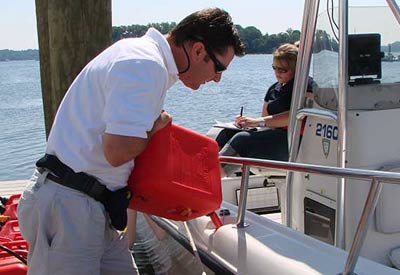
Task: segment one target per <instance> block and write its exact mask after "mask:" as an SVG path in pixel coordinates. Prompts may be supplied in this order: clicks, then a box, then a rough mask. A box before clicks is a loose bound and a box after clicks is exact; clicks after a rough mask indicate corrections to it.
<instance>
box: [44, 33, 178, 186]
mask: <svg viewBox="0 0 400 275" xmlns="http://www.w3.org/2000/svg"><path fill="white" fill-rule="evenodd" d="M177 79H178V69H177V67H176V64H175V61H174V58H173V55H172V52H171V49H170V46H169V44H168V42H167V40H166V39H165V37H164V36H163V35H162V34H161V33H160V32H158V31H157V30H156V29H153V28H150V29H149V30H148V31H147V33H146V34H145V35H144V36H143V37H140V38H127V39H122V40H120V41H118V42H116V43H115V44H113V45H112V46H110V47H109V48H107V49H106V50H104V51H103V52H102V53H100V54H99V55H98V56H97V57H96V58H94V59H93V60H92V61H91V62H90V63H89V64H87V65H86V67H85V68H84V69H83V70H82V71H81V73H80V74H79V75H78V76H77V78H76V79H75V80H74V82H73V83H72V84H71V86H70V88H69V89H68V91H67V93H66V95H65V97H64V99H63V101H62V102H61V105H60V107H59V109H58V112H57V115H56V117H55V120H54V124H53V126H52V129H51V131H50V135H49V139H48V143H47V149H46V153H48V154H53V155H56V156H57V157H58V158H59V159H60V160H61V161H62V162H63V163H65V164H67V165H68V166H69V167H71V168H72V169H73V170H74V171H75V172H86V173H88V174H90V175H93V176H95V177H96V178H98V179H99V180H100V181H101V182H102V183H104V184H106V185H107V187H108V188H109V189H110V190H116V189H119V188H122V187H124V186H126V182H127V179H128V177H129V175H130V172H131V170H132V168H133V166H134V162H133V161H130V162H128V163H125V164H123V165H121V166H119V167H112V166H111V165H110V164H109V163H108V162H107V160H106V159H105V156H104V153H103V149H102V137H103V135H104V133H110V134H117V135H124V136H132V137H141V138H147V133H146V132H148V131H150V130H151V129H152V127H153V123H154V121H155V120H156V119H157V117H158V116H159V115H160V113H161V110H162V109H163V104H164V99H165V95H166V91H167V90H168V89H169V88H170V87H171V86H172V85H173V84H174V83H175V82H176V81H177Z"/></svg>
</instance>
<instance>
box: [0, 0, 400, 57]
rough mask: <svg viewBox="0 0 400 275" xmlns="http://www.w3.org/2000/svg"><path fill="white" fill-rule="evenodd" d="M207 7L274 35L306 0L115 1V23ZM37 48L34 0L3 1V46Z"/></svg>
mask: <svg viewBox="0 0 400 275" xmlns="http://www.w3.org/2000/svg"><path fill="white" fill-rule="evenodd" d="M321 2H325V1H321ZM334 2H337V0H334ZM351 2H354V3H355V4H360V3H377V4H382V3H383V4H385V3H386V1H384V0H352V1H351ZM398 2H399V1H398ZM207 7H219V8H223V9H225V10H226V11H228V12H229V13H230V14H231V16H232V18H233V21H234V22H235V24H239V25H241V26H242V27H248V26H254V27H256V28H258V29H259V30H260V31H261V32H262V33H263V34H266V33H269V34H273V33H279V32H284V31H286V30H287V29H288V28H292V29H298V30H300V29H301V17H302V15H303V8H304V0H246V1H243V0H196V1H194V0H185V1H183V0H112V24H113V26H121V25H132V24H140V25H146V24H147V23H162V22H176V23H178V22H179V21H180V20H181V19H183V18H184V17H185V16H186V15H188V14H190V13H192V12H194V11H197V10H199V9H202V8H207ZM37 48H38V42H37V29H36V11H35V0H0V49H13V50H24V49H37Z"/></svg>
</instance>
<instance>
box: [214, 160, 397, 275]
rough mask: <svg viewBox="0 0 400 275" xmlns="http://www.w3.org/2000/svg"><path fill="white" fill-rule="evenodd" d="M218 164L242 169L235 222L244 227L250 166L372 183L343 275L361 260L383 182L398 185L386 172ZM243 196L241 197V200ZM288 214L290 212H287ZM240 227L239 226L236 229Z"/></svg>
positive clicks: (245, 162) (252, 162)
mask: <svg viewBox="0 0 400 275" xmlns="http://www.w3.org/2000/svg"><path fill="white" fill-rule="evenodd" d="M219 160H220V162H223V163H231V164H241V165H242V169H243V172H244V173H243V174H242V184H241V186H240V198H239V206H240V207H239V209H238V220H237V224H238V225H239V224H241V225H243V224H244V219H245V212H246V200H245V198H244V194H247V190H245V189H247V187H248V186H247V184H248V180H249V173H248V171H249V166H258V167H265V168H273V169H281V170H290V171H296V172H303V173H313V174H320V175H327V176H334V177H346V178H354V179H361V180H371V181H372V184H371V187H370V190H369V194H368V197H367V200H366V202H365V205H364V210H363V212H362V214H361V217H360V221H359V223H358V227H357V231H356V233H355V236H354V239H353V243H352V246H351V248H350V251H349V254H348V257H347V261H346V264H345V267H344V271H343V273H340V274H343V275H350V274H354V268H355V266H356V263H357V260H358V257H359V256H360V250H361V247H362V245H363V243H364V240H365V237H366V233H367V229H368V225H369V222H370V221H371V217H372V214H373V211H374V210H375V208H376V204H377V201H378V198H379V195H380V192H381V190H382V182H385V183H391V184H399V185H400V173H394V172H386V171H374V170H364V169H354V168H340V167H330V166H324V165H315V164H304V163H294V162H284V161H274V160H264V159H252V158H242V157H223V156H220V157H219ZM242 194H243V196H242ZM287 211H290V210H289V209H287ZM238 227H239V226H238Z"/></svg>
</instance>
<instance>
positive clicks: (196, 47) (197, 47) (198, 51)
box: [191, 41, 206, 59]
mask: <svg viewBox="0 0 400 275" xmlns="http://www.w3.org/2000/svg"><path fill="white" fill-rule="evenodd" d="M191 52H192V55H193V56H192V57H193V58H194V59H203V58H204V56H205V54H206V52H205V48H204V44H203V43H201V42H200V41H197V42H194V43H193V45H192V51H191Z"/></svg>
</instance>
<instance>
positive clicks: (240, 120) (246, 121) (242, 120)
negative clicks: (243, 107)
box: [235, 116, 264, 128]
mask: <svg viewBox="0 0 400 275" xmlns="http://www.w3.org/2000/svg"><path fill="white" fill-rule="evenodd" d="M263 121H264V119H263V118H262V117H259V118H252V117H246V116H237V117H236V118H235V124H236V125H238V126H239V127H240V128H248V127H257V126H259V125H260V122H263Z"/></svg>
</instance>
